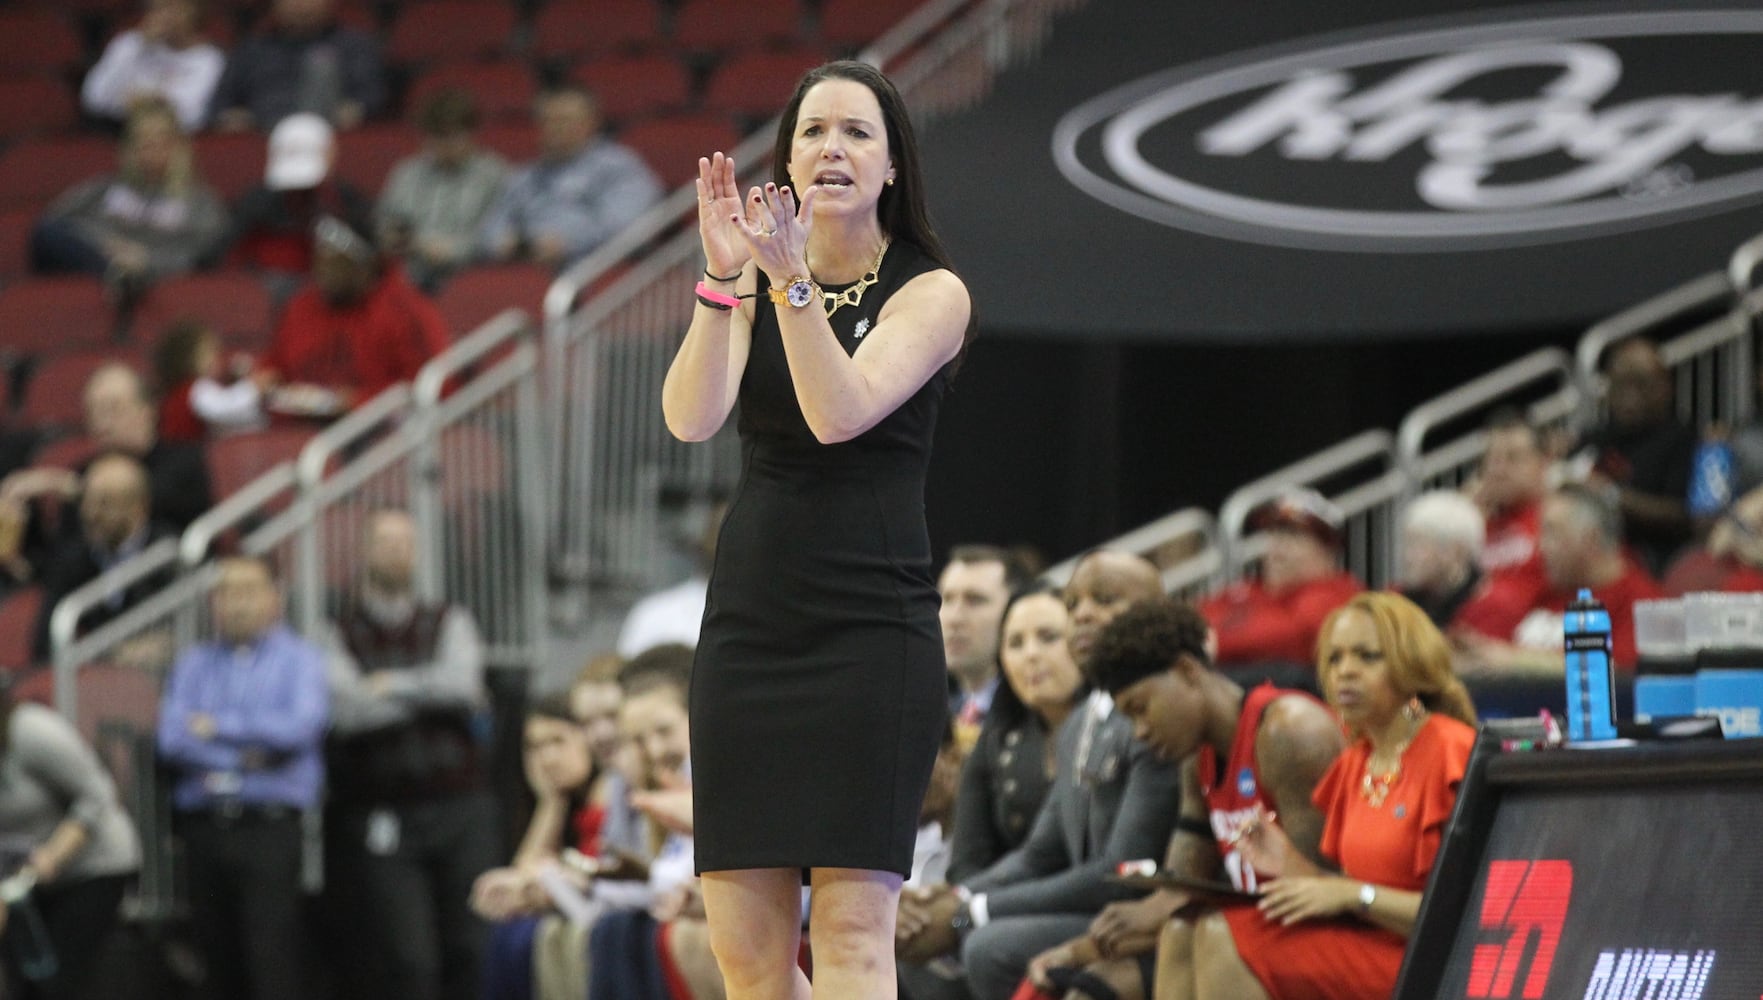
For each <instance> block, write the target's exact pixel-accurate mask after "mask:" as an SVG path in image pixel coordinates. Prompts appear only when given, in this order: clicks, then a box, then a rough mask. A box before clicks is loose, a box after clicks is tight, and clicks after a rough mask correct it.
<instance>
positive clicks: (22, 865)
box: [0, 686, 141, 1000]
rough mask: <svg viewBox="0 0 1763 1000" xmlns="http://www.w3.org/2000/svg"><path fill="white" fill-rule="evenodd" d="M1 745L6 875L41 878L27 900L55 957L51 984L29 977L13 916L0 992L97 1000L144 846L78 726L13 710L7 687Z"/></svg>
mask: <svg viewBox="0 0 1763 1000" xmlns="http://www.w3.org/2000/svg"><path fill="white" fill-rule="evenodd" d="M0 744H3V747H0V750H3V751H4V752H3V753H0V874H4V875H8V876H10V875H13V874H15V873H16V874H20V875H26V877H27V878H29V877H34V878H35V880H36V888H35V889H34V890H33V891H32V892H31V895H30V900H31V902H32V903H34V904H35V906H36V908H37V910H38V912H39V913H40V914H41V916H42V920H43V927H44V929H45V930H47V931H48V939H49V940H48V942H47V943H48V946H49V947H50V948H52V949H53V950H54V952H55V957H56V959H57V962H56V966H57V968H56V970H55V972H54V973H52V974H51V975H49V977H48V978H47V979H43V978H32V977H27V976H26V974H25V971H24V970H23V969H22V968H21V964H20V951H21V948H20V945H19V936H20V934H21V933H22V932H21V930H20V924H21V923H22V920H23V918H22V917H21V916H20V915H19V914H18V913H16V912H9V913H8V914H7V915H8V917H9V919H7V920H6V921H5V932H4V934H0V969H3V970H4V973H5V982H4V984H0V987H3V989H4V992H5V995H6V996H8V997H12V998H17V1000H35V998H39V997H86V996H92V995H94V989H95V987H96V985H97V983H96V982H95V980H96V979H97V978H98V977H97V976H96V975H95V973H96V972H97V970H99V969H101V968H103V966H104V955H105V952H106V947H105V946H106V945H107V944H108V943H110V938H111V933H112V931H114V930H115V929H116V927H117V918H118V912H117V909H118V906H119V905H120V904H121V903H122V896H123V890H124V889H125V888H127V886H128V883H129V882H130V881H131V880H132V879H133V877H134V875H135V872H136V871H138V870H139V869H140V867H141V844H140V840H139V839H138V838H137V837H136V835H135V828H134V826H133V825H132V824H131V823H130V822H129V817H128V815H127V814H126V813H124V812H123V808H122V806H121V804H120V803H118V802H117V799H116V785H115V783H114V782H113V781H112V780H111V778H110V773H109V772H108V771H106V770H105V768H104V765H103V763H101V762H100V761H99V759H98V755H97V754H95V753H93V752H92V748H91V747H89V746H87V745H86V743H85V741H84V740H83V739H81V738H80V734H79V733H78V732H77V731H76V730H75V729H74V727H73V726H72V725H70V724H69V723H68V721H67V720H66V719H63V718H62V717H61V716H59V715H57V714H55V713H54V712H53V711H50V710H49V709H47V708H44V707H43V706H41V705H35V704H31V703H30V702H15V701H14V700H13V698H12V695H11V693H10V691H9V690H8V689H7V688H5V687H4V686H0ZM27 872H28V874H27ZM39 974H40V970H39Z"/></svg>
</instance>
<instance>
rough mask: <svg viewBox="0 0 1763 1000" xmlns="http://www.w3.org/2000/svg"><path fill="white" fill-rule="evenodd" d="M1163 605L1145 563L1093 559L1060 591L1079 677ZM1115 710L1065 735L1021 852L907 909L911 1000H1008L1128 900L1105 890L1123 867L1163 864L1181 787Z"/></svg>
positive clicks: (1084, 712) (1120, 891)
mask: <svg viewBox="0 0 1763 1000" xmlns="http://www.w3.org/2000/svg"><path fill="white" fill-rule="evenodd" d="M1161 594H1162V586H1161V581H1160V579H1159V577H1158V573H1157V570H1156V567H1154V566H1152V565H1151V564H1150V563H1149V562H1146V561H1145V560H1143V559H1140V558H1139V557H1137V556H1133V555H1129V554H1127V553H1123V552H1110V551H1098V552H1093V553H1091V554H1090V555H1088V556H1086V557H1085V558H1084V559H1083V560H1082V561H1081V562H1080V563H1079V564H1078V566H1077V569H1076V570H1075V571H1074V572H1073V573H1072V576H1071V582H1070V583H1069V584H1068V585H1067V586H1066V590H1065V600H1066V604H1067V606H1068V607H1070V608H1071V615H1072V636H1071V648H1072V654H1073V657H1074V658H1075V659H1076V660H1077V662H1078V665H1079V666H1080V667H1084V668H1085V669H1086V670H1087V663H1088V659H1089V651H1090V649H1091V647H1092V645H1093V644H1094V642H1095V637H1096V635H1097V634H1098V633H1099V632H1100V631H1101V630H1102V628H1103V627H1104V626H1106V625H1107V624H1108V622H1110V621H1112V620H1113V619H1114V618H1115V616H1117V615H1118V614H1120V612H1122V611H1124V610H1126V608H1128V607H1130V606H1132V605H1133V604H1135V603H1137V602H1138V601H1142V600H1146V599H1149V598H1154V597H1158V596H1160V595H1161ZM1113 709H1114V703H1113V701H1112V700H1111V699H1110V698H1109V697H1108V696H1107V695H1106V694H1105V693H1101V692H1098V693H1097V694H1095V695H1092V697H1091V698H1090V699H1089V700H1087V701H1086V702H1084V704H1083V705H1082V706H1081V707H1080V708H1079V709H1078V710H1077V711H1074V712H1073V713H1072V714H1071V717H1070V718H1069V719H1067V720H1066V722H1065V724H1064V726H1063V727H1061V729H1060V731H1059V736H1058V749H1057V771H1056V773H1055V776H1054V779H1053V788H1052V790H1051V791H1050V792H1048V794H1047V800H1046V802H1045V803H1044V804H1043V805H1042V807H1041V811H1040V813H1039V815H1038V816H1036V818H1035V823H1034V827H1033V828H1032V829H1031V830H1030V832H1029V835H1028V839H1027V840H1026V841H1025V842H1024V843H1023V844H1022V846H1021V847H1019V848H1017V849H1016V850H1014V851H1012V852H1011V853H1009V854H1007V855H1005V856H1004V857H1003V858H1001V859H999V860H998V862H997V863H996V864H994V865H992V866H991V867H990V868H988V869H986V870H985V871H983V872H980V873H979V874H977V875H975V876H973V877H971V878H969V879H967V880H966V881H964V882H963V883H962V884H961V885H958V886H936V887H932V888H929V889H925V890H921V891H918V892H916V893H909V894H907V895H905V896H903V897H902V899H901V904H900V920H899V935H900V941H899V952H900V957H901V959H902V961H901V965H900V982H901V985H902V986H903V987H904V992H907V993H909V994H910V995H911V997H912V998H913V1000H967V998H977V1000H1008V998H1009V997H1010V995H1011V993H1013V992H1014V991H1015V989H1016V986H1017V984H1018V983H1020V982H1021V980H1022V977H1023V974H1024V972H1025V971H1026V969H1027V967H1028V962H1029V960H1030V959H1031V958H1033V957H1034V956H1035V955H1037V954H1039V953H1040V952H1041V951H1042V950H1044V949H1046V948H1049V947H1052V946H1053V945H1055V944H1058V943H1059V942H1061V941H1064V940H1067V939H1069V938H1071V937H1073V936H1075V935H1077V934H1081V933H1083V932H1084V931H1085V930H1086V929H1087V928H1088V927H1089V924H1090V921H1091V919H1092V918H1094V916H1095V915H1096V914H1097V913H1098V912H1100V911H1101V909H1102V907H1104V906H1106V905H1107V904H1108V903H1111V902H1113V901H1115V900H1117V899H1121V898H1125V897H1126V896H1128V895H1130V893H1129V892H1128V891H1127V890H1125V889H1124V888H1122V887H1120V886H1117V885H1114V884H1112V883H1111V882H1109V881H1108V876H1109V875H1111V874H1113V872H1114V869H1115V866H1116V865H1118V864H1119V863H1120V862H1122V861H1127V860H1131V859H1134V858H1146V857H1157V856H1159V855H1161V853H1162V850H1163V846H1164V845H1165V844H1166V843H1167V842H1168V840H1169V836H1170V834H1171V832H1173V830H1174V828H1175V819H1176V815H1177V813H1178V811H1179V807H1180V787H1179V776H1178V773H1177V770H1176V767H1175V765H1174V764H1173V763H1171V762H1168V761H1163V760H1159V759H1158V758H1157V755H1156V754H1155V753H1153V752H1152V750H1151V749H1150V748H1149V747H1147V746H1145V745H1144V744H1143V743H1141V742H1139V741H1138V740H1135V739H1134V738H1133V735H1132V723H1131V722H1130V721H1129V720H1128V719H1126V718H1125V717H1124V716H1122V715H1121V714H1119V713H1118V712H1115V711H1114V710H1113ZM956 808H957V809H960V808H962V803H959V802H958V803H956ZM957 954H958V955H959V964H958V965H957V964H956V963H955V962H953V961H951V960H950V959H951V957H952V956H953V955H957Z"/></svg>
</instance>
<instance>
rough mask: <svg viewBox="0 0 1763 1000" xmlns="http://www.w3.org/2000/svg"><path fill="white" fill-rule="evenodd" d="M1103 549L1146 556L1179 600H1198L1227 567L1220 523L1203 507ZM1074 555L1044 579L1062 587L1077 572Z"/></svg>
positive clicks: (1154, 524)
mask: <svg viewBox="0 0 1763 1000" xmlns="http://www.w3.org/2000/svg"><path fill="white" fill-rule="evenodd" d="M1102 547H1103V548H1108V549H1115V550H1118V551H1122V552H1131V553H1133V554H1134V555H1140V556H1144V557H1145V558H1146V559H1149V560H1150V561H1151V562H1152V563H1154V564H1155V565H1156V566H1157V568H1158V570H1159V571H1161V573H1162V574H1163V590H1164V592H1165V593H1168V594H1172V595H1175V596H1177V597H1195V596H1199V595H1200V594H1203V593H1205V592H1206V591H1207V590H1209V589H1211V588H1212V586H1213V585H1214V584H1215V583H1216V578H1217V576H1218V573H1219V570H1220V569H1222V568H1223V566H1224V559H1223V554H1222V552H1221V551H1220V550H1219V547H1218V522H1217V520H1216V519H1215V518H1213V516H1212V513H1211V512H1210V511H1208V510H1205V509H1203V508H1200V507H1186V508H1183V509H1182V510H1178V511H1176V512H1174V513H1172V514H1165V515H1164V516H1162V517H1160V518H1158V519H1157V520H1155V521H1152V522H1151V523H1150V524H1147V525H1144V526H1142V527H1139V528H1134V529H1133V530H1132V531H1129V532H1127V533H1126V534H1124V535H1121V536H1120V537H1118V538H1115V539H1113V540H1112V541H1110V542H1108V543H1107V544H1106V545H1105V546H1102ZM1082 558H1083V556H1082V555H1081V554H1080V555H1075V556H1072V557H1071V558H1070V559H1067V560H1065V561H1064V562H1061V563H1058V564H1057V565H1054V566H1051V567H1049V568H1048V569H1047V570H1046V571H1045V572H1043V573H1042V574H1041V578H1042V579H1044V580H1046V581H1047V582H1048V583H1051V584H1052V585H1054V586H1055V587H1063V586H1065V584H1066V583H1067V582H1069V581H1070V580H1071V574H1072V572H1073V571H1074V570H1076V569H1077V563H1078V560H1080V559H1082Z"/></svg>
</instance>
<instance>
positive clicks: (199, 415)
mask: <svg viewBox="0 0 1763 1000" xmlns="http://www.w3.org/2000/svg"><path fill="white" fill-rule="evenodd" d="M221 351H222V345H221V342H220V336H219V335H218V334H216V333H215V332H214V329H213V328H212V327H210V326H209V325H208V324H207V323H204V322H202V321H201V320H182V321H180V322H177V323H174V324H172V325H171V326H170V327H169V328H167V329H166V331H165V332H164V333H163V334H161V335H160V337H159V343H158V344H157V345H156V346H155V347H154V349H153V377H154V382H155V383H156V387H157V390H158V394H159V437H160V439H161V440H163V441H187V442H190V443H193V444H201V443H202V442H204V441H206V440H208V437H209V435H210V434H211V433H221V434H226V433H235V432H239V431H248V430H254V429H256V428H258V427H261V426H263V393H262V391H261V389H260V388H259V387H258V385H257V382H256V381H255V380H253V379H250V378H234V379H231V380H230V381H223V379H224V378H225V372H224V368H225V362H224V361H223V360H222V356H221Z"/></svg>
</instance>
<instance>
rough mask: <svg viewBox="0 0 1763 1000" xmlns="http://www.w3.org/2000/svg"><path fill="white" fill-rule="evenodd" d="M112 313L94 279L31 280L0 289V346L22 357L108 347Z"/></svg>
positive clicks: (113, 325)
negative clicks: (67, 350)
mask: <svg viewBox="0 0 1763 1000" xmlns="http://www.w3.org/2000/svg"><path fill="white" fill-rule="evenodd" d="M115 333H116V310H114V309H113V308H111V305H110V300H109V299H107V298H105V296H104V286H103V285H102V284H100V283H99V281H98V279H96V278H88V277H85V276H83V275H67V276H57V277H51V278H31V279H29V280H26V281H20V282H18V283H17V284H15V285H11V286H10V287H7V288H5V289H0V344H3V345H5V346H6V347H7V348H9V349H11V350H14V351H17V352H19V353H21V354H39V353H45V352H50V351H61V350H65V349H67V348H69V347H73V348H81V347H96V346H98V345H101V344H107V343H109V342H110V341H111V339H112V338H113V336H114V334H115Z"/></svg>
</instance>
